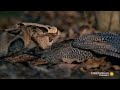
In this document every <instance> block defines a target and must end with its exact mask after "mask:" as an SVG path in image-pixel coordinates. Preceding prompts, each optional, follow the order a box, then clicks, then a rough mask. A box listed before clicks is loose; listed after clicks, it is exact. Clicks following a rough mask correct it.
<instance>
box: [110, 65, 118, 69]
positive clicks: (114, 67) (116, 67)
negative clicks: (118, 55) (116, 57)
mask: <svg viewBox="0 0 120 90" xmlns="http://www.w3.org/2000/svg"><path fill="white" fill-rule="evenodd" d="M111 67H112V68H113V69H115V70H120V66H117V65H113V66H111Z"/></svg>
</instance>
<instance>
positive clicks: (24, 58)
mask: <svg viewBox="0 0 120 90" xmlns="http://www.w3.org/2000/svg"><path fill="white" fill-rule="evenodd" d="M34 58H35V57H34V56H31V55H26V54H23V55H18V56H11V57H7V58H5V60H7V61H9V62H11V63H17V62H27V61H31V60H33V59H34Z"/></svg>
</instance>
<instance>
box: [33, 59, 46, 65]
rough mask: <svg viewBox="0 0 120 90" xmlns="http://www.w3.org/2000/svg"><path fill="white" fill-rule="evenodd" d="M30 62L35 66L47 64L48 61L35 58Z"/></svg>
mask: <svg viewBox="0 0 120 90" xmlns="http://www.w3.org/2000/svg"><path fill="white" fill-rule="evenodd" d="M31 63H32V64H33V65H35V66H37V65H41V64H47V63H48V62H47V61H45V60H42V59H35V60H33V61H31Z"/></svg>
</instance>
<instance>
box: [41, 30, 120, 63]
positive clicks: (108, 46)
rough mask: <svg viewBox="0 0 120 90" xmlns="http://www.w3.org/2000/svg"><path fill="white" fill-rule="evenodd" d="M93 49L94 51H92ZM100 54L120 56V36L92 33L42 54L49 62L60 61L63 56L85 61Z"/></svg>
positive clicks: (62, 43)
mask: <svg viewBox="0 0 120 90" xmlns="http://www.w3.org/2000/svg"><path fill="white" fill-rule="evenodd" d="M91 51H92V52H91ZM93 52H94V53H96V54H98V55H105V56H112V57H116V58H120V36H119V35H118V34H115V33H107V32H104V33H92V34H89V35H85V36H82V37H79V38H77V39H71V40H66V41H63V42H61V43H58V44H56V45H53V46H52V47H51V49H49V50H47V51H46V52H45V53H43V54H42V56H41V58H42V59H44V60H47V61H49V62H52V63H53V62H54V63H55V62H58V61H59V60H60V59H62V58H67V59H74V60H77V61H79V62H83V61H84V60H86V59H89V58H95V55H94V54H93Z"/></svg>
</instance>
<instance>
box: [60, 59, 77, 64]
mask: <svg viewBox="0 0 120 90" xmlns="http://www.w3.org/2000/svg"><path fill="white" fill-rule="evenodd" d="M62 61H63V62H65V63H69V64H70V63H72V62H74V61H76V60H74V59H69V58H62Z"/></svg>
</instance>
